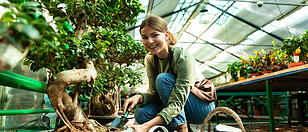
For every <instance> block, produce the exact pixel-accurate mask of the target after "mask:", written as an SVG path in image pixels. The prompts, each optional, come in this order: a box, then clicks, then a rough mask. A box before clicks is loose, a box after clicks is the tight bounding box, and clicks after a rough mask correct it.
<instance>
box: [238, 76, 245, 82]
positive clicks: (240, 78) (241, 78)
mask: <svg viewBox="0 0 308 132" xmlns="http://www.w3.org/2000/svg"><path fill="white" fill-rule="evenodd" d="M245 79H246V77H239V78H238V80H239V81H241V80H245Z"/></svg>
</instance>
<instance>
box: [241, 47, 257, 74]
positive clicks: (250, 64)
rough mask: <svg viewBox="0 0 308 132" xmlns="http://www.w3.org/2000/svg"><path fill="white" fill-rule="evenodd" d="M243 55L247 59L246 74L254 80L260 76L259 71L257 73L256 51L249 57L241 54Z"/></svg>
mask: <svg viewBox="0 0 308 132" xmlns="http://www.w3.org/2000/svg"><path fill="white" fill-rule="evenodd" d="M243 53H244V55H245V56H246V58H248V60H247V61H246V62H247V63H246V64H247V65H246V69H247V72H249V73H250V77H251V78H254V77H256V76H259V75H260V71H259V69H260V68H259V63H260V58H259V55H258V51H255V54H254V55H249V54H247V53H246V52H243Z"/></svg>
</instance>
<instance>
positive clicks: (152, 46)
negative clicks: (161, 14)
mask: <svg viewBox="0 0 308 132" xmlns="http://www.w3.org/2000/svg"><path fill="white" fill-rule="evenodd" d="M141 37H142V43H143V45H144V47H145V48H146V49H147V50H148V51H149V52H150V53H151V54H152V55H157V56H158V57H160V58H164V57H163V55H165V53H167V54H168V37H169V34H168V33H167V32H166V33H163V32H159V31H157V30H156V29H155V28H152V27H150V26H145V27H144V28H143V29H141Z"/></svg>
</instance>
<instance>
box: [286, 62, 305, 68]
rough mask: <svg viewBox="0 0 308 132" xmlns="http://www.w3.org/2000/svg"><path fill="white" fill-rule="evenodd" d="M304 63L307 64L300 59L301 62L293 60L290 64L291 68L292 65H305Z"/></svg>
mask: <svg viewBox="0 0 308 132" xmlns="http://www.w3.org/2000/svg"><path fill="white" fill-rule="evenodd" d="M304 64H305V63H304V62H302V61H300V62H292V63H290V64H289V65H288V66H289V68H292V67H297V66H300V65H304Z"/></svg>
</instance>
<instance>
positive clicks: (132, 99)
mask: <svg viewBox="0 0 308 132" xmlns="http://www.w3.org/2000/svg"><path fill="white" fill-rule="evenodd" d="M142 101H143V96H142V95H140V94H137V95H134V96H133V97H130V98H128V99H127V100H125V101H124V104H123V113H125V112H126V109H127V110H128V111H132V110H133V108H134V107H135V105H136V104H138V103H142ZM128 106H129V107H128ZM127 107H128V108H127Z"/></svg>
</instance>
